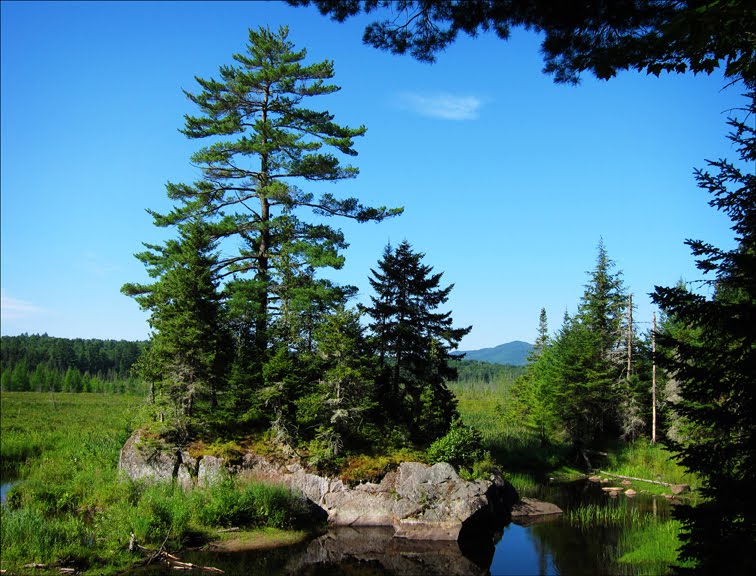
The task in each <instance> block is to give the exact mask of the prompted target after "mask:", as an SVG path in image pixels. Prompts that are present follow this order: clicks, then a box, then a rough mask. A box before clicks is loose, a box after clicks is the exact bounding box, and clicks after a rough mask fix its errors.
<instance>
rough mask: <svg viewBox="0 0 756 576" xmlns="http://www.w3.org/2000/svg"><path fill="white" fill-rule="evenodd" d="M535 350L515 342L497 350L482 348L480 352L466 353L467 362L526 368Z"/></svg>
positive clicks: (528, 345)
mask: <svg viewBox="0 0 756 576" xmlns="http://www.w3.org/2000/svg"><path fill="white" fill-rule="evenodd" d="M532 349H533V345H532V344H528V343H527V342H522V341H520V340H515V341H514V342H507V343H506V344H500V345H499V346H496V347H495V348H481V349H480V350H468V351H464V352H460V354H462V353H464V355H465V360H477V361H478V362H490V363H491V364H511V365H513V366H524V365H525V364H527V363H528V354H530V351H531V350H532Z"/></svg>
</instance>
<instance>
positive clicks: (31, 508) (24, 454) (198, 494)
mask: <svg viewBox="0 0 756 576" xmlns="http://www.w3.org/2000/svg"><path fill="white" fill-rule="evenodd" d="M143 405H144V400H143V399H142V398H141V397H136V396H127V395H114V394H107V395H106V394H75V393H71V394H67V393H55V394H49V393H35V392H3V393H2V394H0V426H1V429H0V439H1V440H0V457H1V458H2V461H3V476H4V479H8V478H11V479H16V482H17V483H16V484H15V485H14V486H13V487H12V488H11V490H10V492H9V493H8V500H7V505H6V506H4V507H3V508H2V510H1V511H0V524H1V526H2V536H1V541H0V547H2V551H3V553H2V558H1V561H0V565H1V567H2V569H3V570H7V571H8V572H9V573H23V572H24V570H25V569H24V565H26V564H31V563H34V564H41V565H45V566H46V567H47V568H46V569H44V568H43V569H37V570H35V573H39V574H43V573H46V572H49V573H56V574H57V573H59V568H61V567H67V568H74V569H76V570H77V571H79V572H81V573H84V574H113V573H121V572H123V571H125V570H127V569H128V568H129V567H131V566H133V565H134V564H137V563H139V562H140V561H141V559H142V558H141V556H139V555H138V554H134V553H130V552H129V551H128V544H129V540H130V538H131V535H132V534H133V535H134V536H135V538H136V541H137V542H138V543H139V544H140V545H142V546H144V547H145V548H147V549H157V548H159V547H160V546H161V545H165V546H166V549H168V550H178V549H180V548H181V547H182V546H184V545H186V544H187V543H189V542H203V541H207V540H209V539H211V538H213V537H215V536H216V530H217V529H219V528H225V527H229V526H241V527H243V528H248V529H253V528H257V527H263V526H266V527H273V528H280V529H292V528H301V527H302V525H303V524H304V522H305V519H306V516H307V511H306V509H305V508H304V504H303V502H302V501H301V500H300V499H298V498H295V497H293V496H292V495H291V493H290V492H289V491H288V490H286V489H284V488H281V487H277V486H271V485H267V484H255V483H250V484H244V485H238V484H236V483H235V482H233V481H231V480H229V481H228V482H224V483H222V484H219V485H217V486H213V487H212V488H208V489H196V490H193V491H191V492H184V491H183V490H181V489H180V488H179V487H176V486H172V485H146V484H144V483H141V482H134V481H131V480H127V479H124V478H121V477H119V475H118V471H117V466H118V454H119V451H120V449H121V447H122V446H123V443H124V442H125V441H126V439H127V438H128V436H129V435H130V434H131V432H132V431H133V430H134V429H135V428H136V427H138V426H139V425H140V424H141V423H142V422H143V420H142V416H141V415H142V407H143Z"/></svg>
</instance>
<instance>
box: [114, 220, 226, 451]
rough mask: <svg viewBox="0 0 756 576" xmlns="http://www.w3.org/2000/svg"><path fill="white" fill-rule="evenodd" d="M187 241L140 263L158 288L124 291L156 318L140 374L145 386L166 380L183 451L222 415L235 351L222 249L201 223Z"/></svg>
mask: <svg viewBox="0 0 756 576" xmlns="http://www.w3.org/2000/svg"><path fill="white" fill-rule="evenodd" d="M179 234H180V238H179V240H169V241H168V242H166V244H165V245H164V246H148V248H149V250H148V251H146V252H143V253H141V254H138V255H137V256H138V257H139V259H140V260H142V261H143V262H144V263H145V264H146V266H147V267H148V270H149V272H150V275H151V276H153V277H157V278H158V280H157V281H156V282H155V283H153V284H150V285H138V284H126V285H125V286H124V287H123V289H122V290H123V292H124V293H126V294H128V295H131V296H135V298H136V300H137V302H138V303H139V304H140V306H141V307H142V308H143V309H145V310H148V311H149V312H150V314H151V316H150V319H149V323H150V327H151V328H152V330H153V333H152V339H151V346H150V351H149V354H148V355H147V356H146V357H145V359H144V360H143V362H142V363H141V364H140V368H141V370H142V375H143V377H145V379H147V380H149V381H154V380H155V379H156V378H157V379H159V382H160V396H159V399H160V400H162V402H160V403H161V404H163V405H164V407H165V408H166V410H167V412H168V414H167V425H168V430H167V433H168V435H169V436H170V437H171V438H172V439H174V440H175V441H176V442H177V443H179V444H182V443H185V442H186V441H188V440H189V439H190V438H191V437H192V436H194V435H196V434H197V433H198V431H199V428H200V427H201V426H202V425H204V424H205V422H206V420H207V418H208V413H209V412H210V411H211V410H212V409H215V408H216V407H217V404H218V393H219V388H220V386H221V383H222V381H223V375H224V371H225V370H226V368H227V361H228V359H227V356H226V354H225V353H226V351H227V350H228V347H229V343H228V338H227V336H226V330H225V325H224V321H223V311H222V308H221V304H220V295H219V293H218V290H217V288H218V279H217V276H216V274H215V273H214V268H215V266H216V261H217V257H216V254H215V252H214V251H215V250H216V248H217V243H216V242H215V241H213V240H212V238H211V237H210V233H209V230H208V227H207V226H206V225H205V224H204V223H203V222H202V221H200V220H197V219H193V220H188V221H186V222H184V223H183V224H182V225H181V226H180V227H179ZM164 416H166V415H164Z"/></svg>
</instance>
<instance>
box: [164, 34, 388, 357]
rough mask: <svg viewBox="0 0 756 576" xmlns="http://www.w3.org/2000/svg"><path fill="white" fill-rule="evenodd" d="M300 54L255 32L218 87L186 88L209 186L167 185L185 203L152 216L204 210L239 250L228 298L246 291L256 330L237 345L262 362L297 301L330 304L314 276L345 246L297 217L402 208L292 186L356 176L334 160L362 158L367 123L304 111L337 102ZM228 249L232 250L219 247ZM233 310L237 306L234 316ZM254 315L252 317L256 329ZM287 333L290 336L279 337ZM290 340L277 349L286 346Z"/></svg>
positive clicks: (322, 70) (355, 215) (228, 260)
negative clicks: (359, 147)
mask: <svg viewBox="0 0 756 576" xmlns="http://www.w3.org/2000/svg"><path fill="white" fill-rule="evenodd" d="M305 58H306V51H305V50H295V48H294V45H293V44H292V42H290V41H289V39H288V29H287V28H285V27H282V28H280V29H279V30H278V31H277V32H271V31H270V30H268V29H266V28H260V29H259V30H250V31H249V44H248V45H247V49H246V52H245V53H243V54H234V55H233V59H234V62H235V64H233V65H228V66H222V67H221V68H220V71H219V73H220V77H219V79H215V78H212V79H202V78H197V79H196V80H197V83H198V84H199V91H197V92H189V91H186V95H187V97H188V98H189V99H190V100H191V101H192V102H193V103H194V104H196V105H197V107H198V108H199V114H198V115H197V116H189V115H188V116H186V123H185V128H184V129H183V130H182V132H183V133H184V134H185V135H186V136H187V137H188V138H192V139H203V140H208V141H209V142H210V143H209V144H208V145H207V146H205V147H204V148H202V149H200V150H199V151H198V152H197V153H195V154H194V155H193V156H192V162H193V163H194V164H195V165H197V166H199V167H200V168H201V170H202V175H203V178H202V180H201V181H199V182H196V183H195V184H194V185H186V184H169V185H168V195H169V197H170V198H171V199H173V200H176V201H178V202H179V205H178V206H176V207H175V208H174V210H173V211H171V212H170V213H169V214H166V215H162V214H157V213H153V215H154V217H155V222H156V224H157V225H160V226H167V225H174V224H177V223H179V222H182V221H183V220H184V219H185V218H187V217H188V216H189V215H191V214H195V213H197V214H200V215H201V217H202V218H203V219H205V220H206V221H207V222H211V223H212V224H213V226H212V231H213V234H214V236H215V237H217V238H223V239H227V240H233V244H231V243H228V245H229V246H234V248H235V249H236V251H235V253H232V254H230V255H229V256H227V257H225V258H223V259H221V260H220V261H219V262H218V268H219V270H220V274H221V276H222V277H227V276H231V277H233V278H234V282H232V283H229V286H228V289H229V290H241V291H243V293H244V295H243V299H245V300H250V299H252V300H253V301H254V304H253V305H250V306H245V307H242V308H243V310H242V311H241V313H242V315H243V316H244V317H245V318H246V319H245V320H243V321H241V322H239V323H238V324H237V329H241V327H245V328H246V329H248V330H251V331H252V334H251V335H250V336H247V335H244V336H243V337H242V338H241V340H240V341H241V342H244V343H245V344H247V345H249V344H252V345H254V348H255V349H254V351H253V352H254V354H253V355H255V356H257V357H258V361H259V362H265V360H266V358H267V357H268V356H269V355H270V354H273V353H274V351H272V350H269V348H270V346H271V343H272V340H274V335H273V334H271V328H272V326H273V324H275V323H276V322H279V320H280V322H279V324H280V325H279V326H277V328H276V330H277V336H279V337H280V336H282V335H286V334H290V330H291V329H292V322H291V319H292V318H294V317H295V316H296V315H297V313H299V312H301V311H300V310H297V309H293V308H292V303H293V302H294V301H298V302H300V303H301V302H303V301H305V300H307V298H306V297H303V294H310V293H312V292H313V291H315V292H317V293H318V294H319V295H318V296H317V298H316V300H318V301H322V300H326V301H327V300H328V299H329V296H327V295H326V294H325V293H327V292H328V291H330V290H331V289H332V287H331V286H330V285H329V284H328V283H323V282H317V281H315V280H313V277H314V271H315V270H317V269H318V268H323V267H332V268H339V267H341V266H342V264H343V257H342V256H341V255H340V254H339V250H340V249H342V248H344V247H345V246H346V242H345V240H344V236H343V234H342V232H341V231H340V230H338V229H335V228H333V227H331V226H328V225H327V224H324V223H317V224H314V223H310V222H307V221H305V220H303V219H302V218H301V217H300V214H301V212H302V211H303V210H310V211H312V212H314V213H315V214H316V215H317V216H342V217H347V218H352V219H355V220H357V221H360V222H366V221H380V220H382V219H384V218H386V217H389V216H393V215H396V214H399V213H400V212H401V210H400V209H386V208H371V207H366V206H363V205H362V204H360V203H359V202H358V201H357V199H355V198H346V199H337V198H336V197H334V196H333V195H332V194H330V193H323V194H321V195H320V196H318V197H316V196H315V194H314V193H313V192H310V191H306V190H302V189H300V188H299V187H298V186H297V184H296V183H297V182H300V183H301V182H324V181H326V182H335V181H339V180H344V179H350V178H353V177H355V176H356V175H357V172H358V170H357V169H356V168H354V167H352V166H349V165H346V166H344V165H342V164H341V162H340V160H339V158H338V156H337V155H336V153H338V154H341V155H343V156H355V155H356V154H357V152H356V151H355V149H354V138H356V137H359V136H362V135H363V134H364V133H365V131H366V129H365V127H359V128H349V127H346V126H341V125H339V124H337V123H335V122H334V120H333V115H332V114H330V113H329V112H327V111H318V110H315V109H312V108H308V107H306V106H305V104H306V101H308V100H309V99H311V98H315V97H318V96H325V95H328V94H332V93H334V92H336V91H337V90H339V87H338V86H336V85H333V84H329V83H328V80H330V79H331V78H332V77H333V75H334V72H333V63H332V62H330V61H324V62H318V63H314V64H305V63H304V60H305ZM224 246H225V245H224ZM233 310H236V308H233ZM250 315H252V316H253V317H254V318H253V321H252V322H249V316H250ZM285 339H286V337H284V340H285ZM286 344H287V343H286V342H284V343H283V344H282V345H283V346H286Z"/></svg>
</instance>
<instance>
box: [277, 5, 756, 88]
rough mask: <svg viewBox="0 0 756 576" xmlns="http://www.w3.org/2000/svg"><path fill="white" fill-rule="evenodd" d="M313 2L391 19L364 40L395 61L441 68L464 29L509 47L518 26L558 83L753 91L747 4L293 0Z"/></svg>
mask: <svg viewBox="0 0 756 576" xmlns="http://www.w3.org/2000/svg"><path fill="white" fill-rule="evenodd" d="M288 2H289V3H290V4H294V5H308V4H310V3H312V4H315V5H316V6H317V7H318V9H319V10H320V12H321V13H322V14H329V15H331V17H332V18H333V19H334V20H337V21H339V22H342V21H344V20H345V19H347V18H349V17H352V16H355V15H356V14H360V13H361V12H364V13H372V12H374V11H375V12H378V13H380V12H383V13H384V14H385V15H386V16H387V17H386V18H385V19H378V20H376V21H374V22H370V23H369V24H367V26H366V28H365V33H364V35H363V40H364V42H365V43H367V44H370V45H372V46H374V47H376V48H381V49H384V50H390V51H391V52H393V53H395V54H404V53H406V52H409V53H410V54H412V56H414V57H416V58H418V59H419V60H422V61H428V62H433V61H434V60H435V57H436V54H437V53H438V52H441V51H443V50H444V49H445V48H446V47H447V46H449V45H450V44H451V43H453V42H454V41H455V39H456V38H457V35H458V34H459V33H460V32H464V33H466V34H468V35H470V36H473V37H474V36H476V35H477V34H478V33H479V32H488V31H492V32H495V33H496V35H497V36H498V37H499V38H501V39H502V40H506V39H508V38H509V35H510V32H511V29H512V28H515V27H520V26H523V27H525V28H526V29H530V30H534V31H537V32H538V33H539V34H540V35H541V38H542V40H543V42H542V46H541V52H542V53H543V57H544V61H545V67H544V71H545V72H548V73H552V74H554V75H555V80H556V81H557V82H569V83H577V82H578V79H579V76H580V73H581V72H584V71H590V72H592V73H593V74H594V75H595V76H596V77H597V78H602V79H608V78H612V77H614V76H615V75H616V74H617V72H618V71H620V70H628V69H635V70H641V71H645V72H646V73H648V74H656V75H657V76H658V75H659V74H660V72H662V71H665V72H675V73H680V72H686V71H691V72H694V73H707V74H708V73H711V72H712V71H713V70H714V69H716V68H718V67H720V66H723V67H724V72H725V75H726V76H727V77H729V78H737V77H741V78H743V79H745V80H746V81H747V82H748V81H749V80H748V79H750V83H749V84H748V85H749V86H751V87H753V86H754V84H753V82H754V81H755V80H756V59H754V57H753V53H754V50H753V30H754V29H756V11H754V10H753V6H752V3H749V2H748V1H746V0H726V1H718V2H691V1H689V2H675V1H674V0H633V1H632V2H613V1H610V0H597V1H593V2H585V1H583V0H562V1H561V2H559V3H558V5H555V4H554V2H550V1H545V2H544V1H538V0H534V1H530V2H504V1H502V0H444V1H439V2H434V1H429V0H402V2H395V1H394V0H366V1H364V2H355V1H354V0H288Z"/></svg>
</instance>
